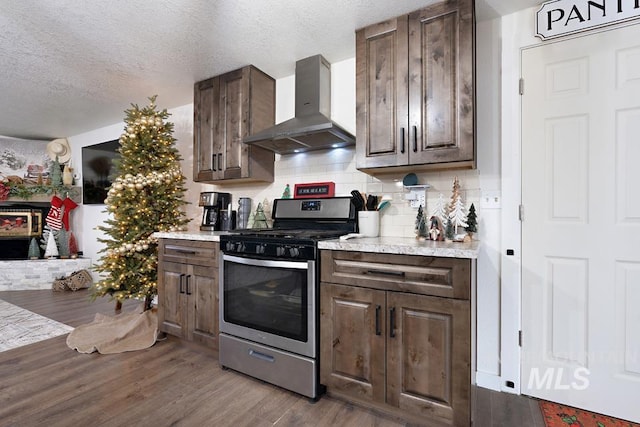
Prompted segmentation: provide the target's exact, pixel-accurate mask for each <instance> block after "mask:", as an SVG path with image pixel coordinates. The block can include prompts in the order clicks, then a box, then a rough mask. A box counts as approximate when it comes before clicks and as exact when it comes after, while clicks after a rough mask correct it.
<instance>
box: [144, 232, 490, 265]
mask: <svg viewBox="0 0 640 427" xmlns="http://www.w3.org/2000/svg"><path fill="white" fill-rule="evenodd" d="M223 234H228V231H175V232H157V233H154V234H153V236H154V237H157V238H159V239H182V240H200V241H206V242H219V241H220V236H221V235H223ZM479 246H480V242H478V241H472V242H469V243H456V242H450V243H447V242H434V241H432V240H416V239H415V238H412V237H361V238H354V239H349V240H340V239H332V240H322V241H320V242H318V248H319V249H331V250H334V251H354V252H375V253H384V254H400V255H421V256H437V257H445V258H471V259H476V258H478V247H479Z"/></svg>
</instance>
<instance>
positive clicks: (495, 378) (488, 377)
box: [476, 371, 502, 391]
mask: <svg viewBox="0 0 640 427" xmlns="http://www.w3.org/2000/svg"><path fill="white" fill-rule="evenodd" d="M476 385H477V386H478V387H482V388H488V389H489V390H494V391H502V379H501V378H500V376H499V375H495V374H488V373H486V372H480V371H476Z"/></svg>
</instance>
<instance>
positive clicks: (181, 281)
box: [179, 274, 185, 294]
mask: <svg viewBox="0 0 640 427" xmlns="http://www.w3.org/2000/svg"><path fill="white" fill-rule="evenodd" d="M184 276H185V275H184V274H181V275H180V289H179V291H180V293H181V294H184V288H183V286H182V285H183V284H184V280H183V279H184Z"/></svg>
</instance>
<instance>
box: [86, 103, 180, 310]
mask: <svg viewBox="0 0 640 427" xmlns="http://www.w3.org/2000/svg"><path fill="white" fill-rule="evenodd" d="M155 98H156V97H155V96H154V97H151V98H149V100H150V103H149V105H148V106H146V107H144V108H139V107H138V106H137V105H135V104H133V105H132V108H131V109H129V110H126V111H125V113H126V118H125V127H124V132H123V133H122V135H121V136H120V140H119V143H120V147H119V149H118V152H119V153H120V159H119V160H117V161H114V168H115V175H116V176H115V178H114V180H113V184H112V185H111V187H110V189H109V191H108V193H107V199H106V205H107V212H109V213H110V214H111V216H110V218H109V219H108V220H106V221H105V225H104V226H100V227H98V229H99V230H101V231H102V232H104V233H105V234H106V235H107V236H108V237H107V238H103V239H99V241H100V242H102V243H104V244H105V246H106V247H105V249H103V250H102V251H101V253H102V254H103V255H102V257H101V258H100V260H99V263H98V265H97V266H96V270H97V271H98V272H100V273H102V275H101V276H102V279H101V280H100V281H99V282H98V283H97V284H96V285H95V287H94V289H93V298H94V299H95V298H97V297H98V296H104V295H110V296H111V298H112V299H115V300H116V311H119V309H120V307H121V306H122V301H123V300H125V299H128V298H136V299H142V300H144V301H145V304H144V309H145V310H147V309H150V308H151V301H152V300H153V296H154V295H156V294H157V265H158V255H157V252H158V247H157V239H156V238H154V237H153V236H152V234H153V233H155V232H157V231H165V232H166V231H177V230H180V229H182V227H183V226H184V225H185V224H186V223H187V222H188V220H187V219H186V217H185V214H184V212H183V211H182V209H181V208H182V206H183V205H184V204H185V201H184V191H185V187H184V183H185V177H184V175H183V174H182V171H181V170H180V164H179V161H180V160H181V157H180V154H179V153H178V150H177V149H176V148H175V141H176V140H175V139H174V138H173V123H170V122H167V121H166V119H167V118H168V117H169V113H167V110H166V109H165V110H162V111H159V110H158V109H157V107H156V105H155Z"/></svg>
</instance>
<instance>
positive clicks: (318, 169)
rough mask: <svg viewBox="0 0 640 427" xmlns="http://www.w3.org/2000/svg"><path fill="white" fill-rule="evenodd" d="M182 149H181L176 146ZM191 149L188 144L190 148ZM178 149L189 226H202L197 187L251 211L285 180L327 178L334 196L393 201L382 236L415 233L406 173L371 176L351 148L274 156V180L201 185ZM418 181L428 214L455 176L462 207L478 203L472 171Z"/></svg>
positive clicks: (431, 175) (384, 217)
mask: <svg viewBox="0 0 640 427" xmlns="http://www.w3.org/2000/svg"><path fill="white" fill-rule="evenodd" d="M179 148H181V147H179ZM188 148H189V149H190V148H191V147H188ZM181 152H182V153H183V156H184V157H185V159H184V161H183V172H184V174H185V175H186V176H187V177H189V179H188V181H189V183H188V192H187V195H186V198H187V200H188V201H190V202H191V204H190V205H188V206H187V215H188V216H189V217H190V218H192V221H191V223H190V224H189V230H197V229H198V227H199V225H200V220H201V215H202V210H201V208H199V207H198V205H197V200H198V194H199V193H200V192H201V191H222V192H229V193H232V194H233V209H237V207H238V206H237V205H238V199H239V198H240V197H249V198H251V199H252V211H255V208H256V206H257V204H258V202H262V201H264V200H265V199H266V200H267V201H268V202H269V203H272V202H273V199H276V198H280V197H282V193H283V191H284V189H285V187H286V185H287V184H289V185H290V186H291V190H292V191H293V187H294V185H295V184H300V183H309V182H326V181H331V182H334V183H335V186H336V196H349V195H350V193H351V190H358V191H361V192H364V193H366V194H375V195H378V196H387V197H388V198H390V199H391V206H390V207H388V208H387V209H385V210H384V211H383V213H382V215H381V220H380V235H381V236H402V237H414V236H415V232H414V228H415V219H416V214H417V208H412V207H411V206H410V205H409V202H408V201H407V200H405V195H406V194H408V191H405V189H404V187H403V186H402V179H403V177H404V176H405V174H406V173H398V174H393V173H392V174H385V175H381V176H375V177H374V176H371V175H368V174H365V173H363V172H360V171H358V170H357V169H356V165H355V150H354V149H353V148H340V149H332V150H322V151H312V152H308V153H299V154H290V155H279V154H277V155H276V164H275V180H274V182H273V183H267V184H265V183H251V184H225V185H213V184H200V183H194V182H193V181H191V179H190V177H191V175H192V166H191V164H192V161H191V158H190V156H186V155H184V153H190V152H189V151H186V147H185V149H184V150H183V149H182V148H181ZM416 175H417V176H418V183H419V184H429V185H430V186H431V187H430V188H429V189H428V190H427V193H426V200H427V212H428V213H429V214H430V213H431V209H433V207H434V203H435V201H436V200H437V199H438V197H439V195H440V193H442V194H443V196H444V198H445V199H446V200H447V202H448V201H449V200H450V198H451V190H452V187H453V180H454V178H455V177H456V176H457V177H458V179H459V181H460V188H461V194H462V197H463V200H464V202H465V205H466V206H467V208H468V206H470V204H471V203H472V202H473V203H475V204H476V208H477V207H478V200H479V194H480V190H479V179H478V172H477V171H476V170H470V171H452V172H425V173H416Z"/></svg>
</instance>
